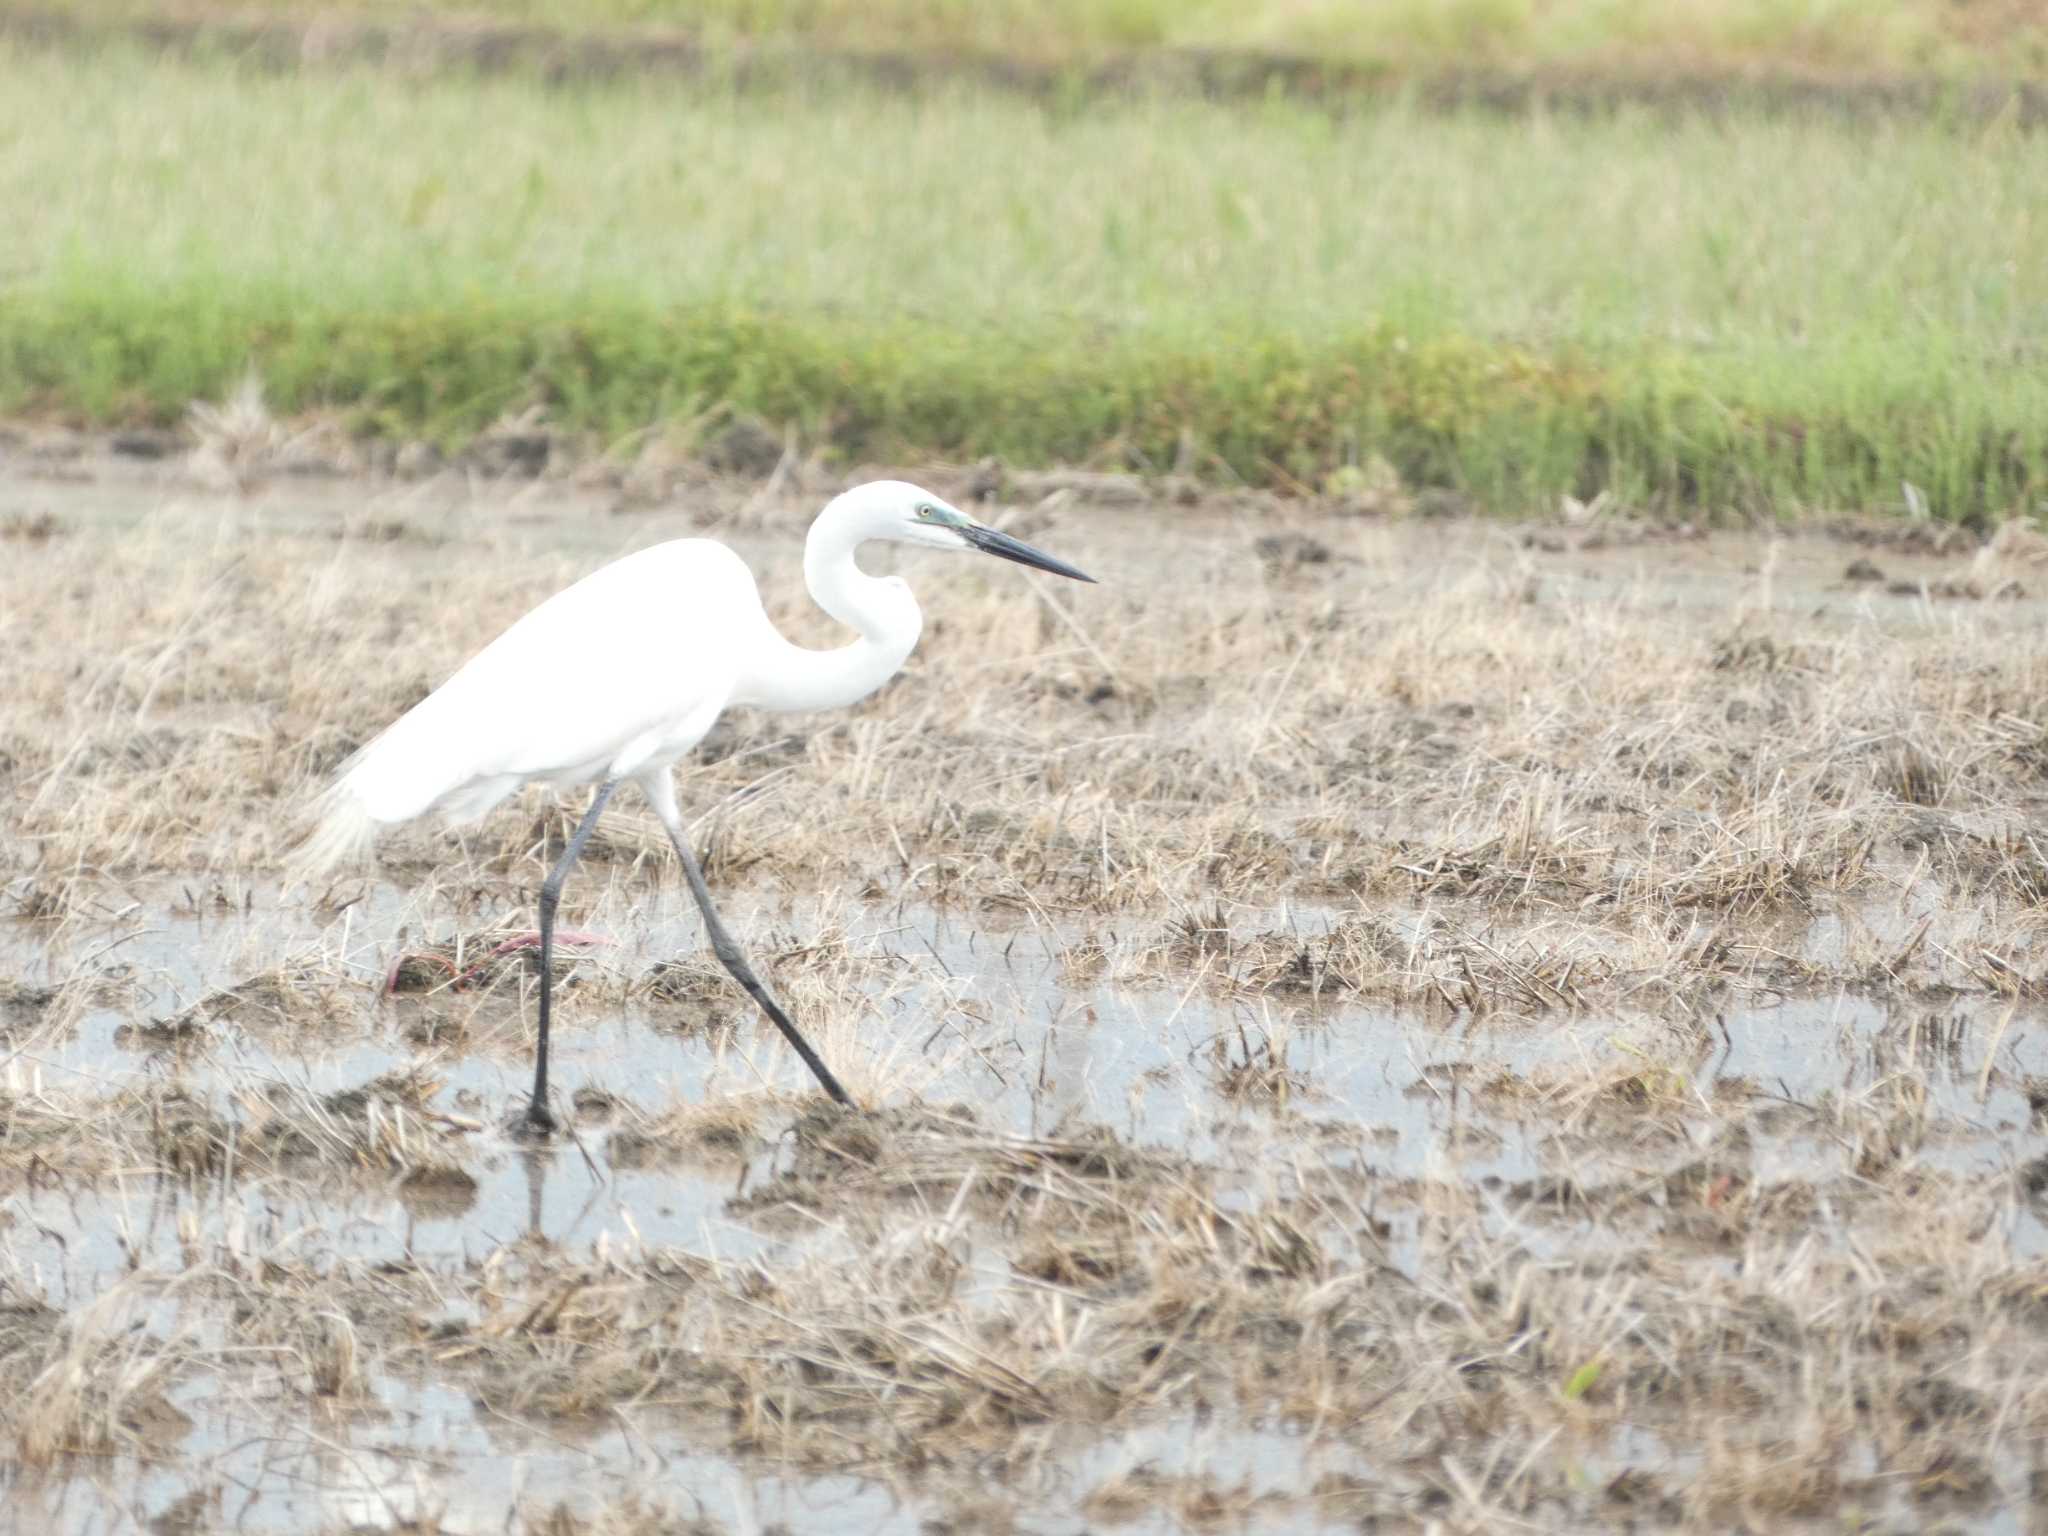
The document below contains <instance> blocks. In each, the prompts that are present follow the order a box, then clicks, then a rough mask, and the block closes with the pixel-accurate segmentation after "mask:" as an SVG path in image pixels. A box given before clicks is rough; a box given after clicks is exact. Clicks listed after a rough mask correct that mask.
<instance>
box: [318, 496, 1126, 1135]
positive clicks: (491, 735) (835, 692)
mask: <svg viewBox="0 0 2048 1536" xmlns="http://www.w3.org/2000/svg"><path fill="white" fill-rule="evenodd" d="M870 540H887V541H890V542H893V543H899V544H916V545H923V546H926V547H928V548H934V549H947V550H970V549H978V550H981V551H983V552H985V553H988V554H993V555H1000V556H1002V557H1003V558H1005V559H1008V560H1015V561H1017V562H1019V563H1020V564H1023V565H1028V566H1034V567H1036V568H1038V569H1040V570H1046V571H1052V572H1055V573H1057V574H1059V575H1062V576H1070V577H1073V578H1075V579H1076V580H1080V581H1087V580H1090V579H1091V578H1089V577H1087V576H1084V575H1082V573H1081V572H1079V571H1077V570H1075V569H1074V568H1073V567H1072V566H1069V565H1066V564H1064V563H1062V562H1061V561H1058V560H1055V559H1053V558H1052V557H1051V556H1050V555H1046V554H1043V553H1041V552H1040V551H1038V550H1035V549H1032V548H1031V547H1030V546H1029V545H1027V544H1023V543H1020V542H1018V541H1017V540H1015V539H1013V538H1011V537H1009V536H1008V535H1007V534H1003V533H999V532H997V531H996V530H995V529H992V528H988V527H984V526H983V525H981V524H979V523H976V522H975V521H974V520H973V519H972V518H969V517H968V516H967V515H966V514H965V513H963V512H960V511H958V510H957V509H956V508H954V507H951V506H949V505H947V504H946V503H945V502H944V501H941V500H940V499H939V498H938V497H936V496H933V495H931V494H930V493H929V492H927V491H923V490H920V489H918V487H916V486H914V485H907V484H905V483H904V482H902V481H900V480H878V481H874V482H872V483H870V484H867V485H862V486H858V487H856V488H855V489H853V490H850V491H848V492H846V493H845V494H844V495H841V496H838V497H836V498H834V500H833V501H832V502H831V503H830V504H829V505H828V506H827V507H826V508H825V510H824V511H823V512H821V513H820V514H819V515H818V519H817V521H816V522H815V523H813V524H812V525H811V532H810V537H809V538H808V539H807V540H806V542H805V545H804V580H805V583H806V585H808V587H809V588H810V593H811V596H812V598H813V599H814V600H815V601H816V602H817V604H818V606H819V607H821V608H823V609H824V610H825V611H826V612H827V613H829V614H830V615H832V617H833V618H835V619H837V620H839V621H840V622H841V623H842V624H844V625H846V626H847V627H848V628H850V629H852V630H854V631H855V632H856V634H857V635H858V638H857V639H855V640H852V641H850V642H848V643H847V644H845V645H842V646H839V647H837V648H835V649H832V650H825V651H813V650H807V649H805V648H804V647H802V646H798V645H792V644H791V643H790V642H789V641H788V640H786V639H784V638H783V637H782V635H781V634H780V633H779V632H778V631H777V630H776V628H775V626H774V625H773V624H772V623H770V622H769V619H768V615H767V613H766V611H765V610H764V609H763V608H762V606H761V595H760V592H759V590H758V589H757V588H756V586H755V584H754V577H753V574H752V572H750V571H749V570H748V569H747V566H746V562H745V561H743V560H741V559H740V557H739V556H738V555H736V554H734V553H733V552H732V550H730V549H728V548H727V547H726V546H725V545H723V544H720V543H717V542H715V541H713V540H711V539H677V540H674V541H673V542H670V543H667V544H657V545H655V546H654V547H653V548H651V549H643V550H641V551H640V552H639V553H637V554H633V555H628V556H626V557H625V558H624V559H621V560H617V561H615V562H613V563H612V564H610V565H608V566H605V567H604V568H603V569H601V570H599V571H596V572H594V573H592V574H591V575H589V576H586V577H584V578H583V580H581V581H579V582H577V583H576V584H575V585H574V586H571V587H567V588H565V589H564V590H562V591H560V592H557V593H556V594H555V595H554V596H553V597H551V598H549V599H548V600H547V601H546V602H544V603H542V604H541V605H540V606H539V607H538V608H535V609H534V610H533V611H532V612H531V613H528V614H527V615H526V616H525V617H524V618H522V619H520V620H519V621H518V622H517V623H515V624H514V625H512V627H511V628H510V629H508V630H506V631H505V632H504V633H503V634H502V635H500V636H498V638H497V639H495V640H493V641H492V642H491V643H490V644H489V645H487V646H485V647H484V648H483V650H481V651H479V652H478V653H477V654H476V655H475V656H474V657H473V658H471V659H470V661H469V662H467V663H466V664H465V665H464V666H463V667H462V668H461V670H459V671H458V672H456V674H455V675H454V676H453V677H451V678H449V679H448V681H447V682H445V683H443V684H442V685H441V686H440V687H439V688H437V689H435V690H434V692H433V693H431V694H429V695H428V696H427V697H426V698H424V699H422V700H421V701H420V702H419V703H418V704H416V705H414V706H413V707H412V708H411V709H410V710H408V711H407V712H406V713H405V714H404V715H402V716H401V717H400V718H399V719H398V720H397V721H396V722H395V723H394V724H392V725H391V726H390V728H389V729H387V730H386V731H385V732H384V733H383V734H382V735H380V736H378V737H377V738H376V739H375V740H374V741H372V742H371V743H370V744H369V745H368V746H367V747H365V748H363V750H362V751H360V752H358V753H357V754H356V755H355V757H354V758H352V759H351V760H350V761H349V763H348V764H347V766H346V767H344V768H343V770H342V773H341V776H340V778H339V779H338V780H337V781H336V782H335V784H334V785H333V787H332V788H331V789H330V790H329V791H328V792H327V797H326V800H325V802H324V805H323V811H322V817H321V822H320V825H319V828H318V829H317V830H316V831H315V833H314V835H313V837H312V839H311V840H310V841H309V843H308V851H309V854H310V858H311V861H312V862H313V863H314V864H315V865H317V866H323V867H324V866H328V865H332V864H333V863H335V862H336V861H338V860H339V859H341V858H342V857H344V856H346V855H347V854H349V853H350V852H352V851H354V850H355V849H356V848H357V847H359V846H360V845H361V844H362V843H364V842H366V841H367V840H368V839H369V838H370V837H372V836H374V834H375V832H376V829H377V828H378V827H379V826H389V825H392V824H395V823H398V822H403V821H410V820H412V819H413V818H414V817H416V816H422V815H425V814H426V813H428V812H430V811H435V812H439V813H441V814H442V815H444V816H446V817H447V818H448V819H449V820H451V821H467V820H471V819H474V818H476V817H479V816H482V815H483V814H484V813H485V812H487V811H489V810H490V809H491V808H492V807H493V806H495V805H497V804H498V803H499V802H500V801H502V800H503V799H505V798H506V797H507V796H508V795H511V794H513V793H514V792H515V791H517V790H518V789H519V788H520V787H521V786H522V785H525V784H533V783H545V784H552V785H554V786H556V787H558V788H567V787H571V786H574V785H578V784H589V783H595V784H597V786H598V790H597V794H596V796H595V797H594V798H593V800H592V802H591V805H590V808H589V810H588V811H586V812H585V813H584V817H583V820H582V822H581V823H580V824H579V825H578V826H577V828H576V831H575V834H574V835H573V836H572V837H571V838H570V839H569V844H568V846H567V847H566V848H565V849H564V850H563V852H562V856H561V858H560V860H559V861H558V862H557V863H556V865H555V867H554V868H553V869H552V870H551V871H550V872H549V874H548V877H547V880H546V881H545V882H544V883H543V885H542V887H541V898H540V928H541V986H540V1032H539V1040H538V1045H537V1049H536V1053H535V1071H534V1087H533V1094H532V1097H531V1098H530V1099H529V1101H528V1104H527V1119H528V1121H529V1123H530V1124H531V1125H532V1126H533V1127H534V1128H535V1129H538V1130H547V1129H550V1128H551V1127H552V1125H553V1121H552V1118H551V1116H550V1115H549V1112H548V1108H547V1062H548V1022H549V1012H550V1001H551V994H552V990H553V989H552V962H553V940H554V914H555V907H556V904H557V902H558V901H559V899H560V895H561V885H562V881H563V879H564V878H565V877H566V876H567V874H568V872H569V868H570V866H571V865H572V864H574V862H575V860H576V856H577V855H578V854H579V853H581V852H582V850H583V845H584V843H585V842H587V841H588V839H589V836H590V832H591V829H592V828H593V827H594V826H596V824H597V818H598V815H599V813H600V812H601V811H602V810H603V808H604V805H605V803H606V801H608V800H609V799H610V798H611V795H612V792H613V791H614V790H615V789H617V787H618V786H619V785H620V784H621V783H623V782H625V781H627V780H631V781H632V782H634V783H636V784H638V785H639V786H640V787H641V789H642V790H643V791H644V792H645V793H646V795H647V798H648V800H649V801H650V802H651V803H652V804H653V806H654V809H655V813H656V814H657V815H658V816H660V818H661V822H662V825H663V826H664V827H665V828H666V829H667V830H668V834H669V838H670V840H671V841H672V842H673V843H674V844H675V847H676V852H677V854H678V855H679V856H680V857H681V859H682V861H683V872H684V875H685V877H686V878H687V879H688V880H689V882H690V888H691V891H692V893H693V894H694V895H695V896H696V898H697V903H698V905H699V907H701V908H702V909H703V913H704V921H705V927H706V929H707V931H708V932H709V935H710V937H711V942H712V947H713V949H714V950H715V951H716V952H717V954H718V957H719V959H720V960H721V961H722V962H724V964H725V966H726V969H727V970H729V971H731V972H732V974H733V976H734V978H735V979H736V980H738V981H739V982H740V984H741V985H742V986H744V987H745V988H746V989H747V991H748V992H749V993H750V994H752V995H753V997H754V999H755V1001H756V1002H758V1003H759V1004H760V1005H761V1007H762V1008H763V1010H764V1011H766V1012H767V1014H768V1016H769V1018H770V1019H771V1020H773V1022H774V1023H775V1024H776V1026H777V1027H778V1028H779V1029H781V1031H782V1033H783V1034H784V1035H785V1036H786V1037H787V1038H788V1039H789V1042H790V1044H791V1045H792V1046H794V1047H795V1048H796V1050H797V1052H798V1054H799V1055H801V1056H802V1057H803V1059H804V1061H805V1063H806V1064H807V1065H808V1066H809V1067H810V1068H811V1071H812V1072H813V1073H814V1074H815V1075H816V1076H817V1078H818V1081H819V1082H820V1083H821V1084H822V1085H823V1086H824V1087H825V1089H826V1091H827V1092H829V1093H830V1094H831V1095H832V1096H833V1097H834V1098H836V1099H838V1100H840V1101H841V1102H850V1100H848V1098H847V1094H846V1091H845V1090H844V1089H843V1088H841V1087H840V1085H839V1083H838V1080H837V1079H836V1078H834V1077H833V1075H832V1074H831V1072H830V1071H829V1070H827V1068H826V1067H825V1065H824V1063H823V1062H822V1061H820V1060H819V1059H818V1057H817V1054H816V1053H815V1052H814V1051H813V1050H812V1049H811V1048H810V1046H809V1045H808V1044H807V1043H806V1042H805V1040H804V1038H803V1036H802V1035H801V1034H799V1033H798V1032H797V1030H796V1027H795V1026H794V1025H793V1024H791V1023H790V1021H789V1018H788V1016H787V1015H786V1014H785V1013H784V1012H783V1011H782V1009H781V1007H780V1006H779V1005H777V1004H776V1002H775V1001H774V999H773V998H772V997H770V996H769V994H768V992H767V990H766V988H764V987H763V986H762V985H761V983H760V980H759V978H757V977H756V976H755V975H754V974H753V970H752V968H751V967H750V966H749V965H748V964H747V962H746V958H745V956H744V955H743V954H742V953H741V951H740V949H739V947H738V945H736V944H735V943H733V941H732V939H731V936H730V935H729V934H728V933H727V932H726V930H725V927H724V924H723V923H722V922H721V921H720V920H719V917H718V913H717V911H716V909H715V908H714V907H713V906H712V904H711V897H710V893H709V891H708V889H707V888H706V886H705V884H704V878H703V872H702V870H701V869H700V868H699V866H698V863H697V860H696V857H695V856H694V854H693V853H692V852H691V850H690V845H689V840H688V838H687V837H686V836H685V835H684V831H683V822H682V816H681V814H680V812H679V811H678V809H677V806H676V795H675V782H674V779H673V778H672V776H671V775H670V772H669V770H670V768H671V767H672V766H673V765H674V764H675V762H676V761H677V759H679V758H681V757H682V756H683V755H684V754H685V753H687V752H688V751H689V750H690V749H691V748H693V747H694V746H696V745H697V743H698V742H700V741H702V740H703V739H704V734H705V733H706V732H707V731H709V730H710V729H711V726H712V723H713V722H714V721H716V720H717V718H718V716H719V714H720V712H721V711H723V710H724V709H725V708H726V707H727V706H728V705H733V704H750V705H753V706H755V707H757V708H761V709H773V710H814V709H839V708H844V707H845V706H846V705H849V704H852V703H854V702H855V701H857V700H859V699H863V698H866V697H867V696H868V695H869V694H870V693H873V692H874V691H875V690H876V689H877V688H880V687H881V686H882V685H883V684H884V683H886V682H887V681H889V679H890V678H892V677H894V676H895V675H896V673H897V672H898V671H900V670H901V669H902V666H903V663H904V660H905V659H906V658H907V657H908V656H909V655H910V652H911V649H912V647H914V646H915V645H916V644H917V638H918V635H919V633H920V631H921V630H922V628H923V624H924V620H923V615H922V614H921V613H920V612H919V610H918V606H917V599H916V598H915V597H913V596H912V595H911V592H910V586H909V584H908V583H907V582H905V581H903V580H902V579H901V578H900V577H895V576H887V577H875V576H869V575H867V574H866V573H865V572H863V571H862V570H861V569H860V567H859V565H858V564H856V563H855V560H854V551H855V550H856V549H857V548H859V546H860V545H862V544H864V543H867V542H868V541H870Z"/></svg>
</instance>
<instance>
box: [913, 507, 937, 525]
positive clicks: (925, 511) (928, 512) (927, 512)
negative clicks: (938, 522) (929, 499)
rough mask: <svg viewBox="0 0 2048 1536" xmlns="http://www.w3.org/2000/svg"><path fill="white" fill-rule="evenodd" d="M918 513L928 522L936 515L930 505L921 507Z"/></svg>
mask: <svg viewBox="0 0 2048 1536" xmlns="http://www.w3.org/2000/svg"><path fill="white" fill-rule="evenodd" d="M917 515H918V516H919V517H921V518H923V519H924V520H925V521H926V522H930V521H931V520H932V517H933V516H934V513H933V512H932V509H931V508H930V507H919V508H918V509H917Z"/></svg>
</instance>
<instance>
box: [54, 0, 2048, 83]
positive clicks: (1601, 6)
mask: <svg viewBox="0 0 2048 1536" xmlns="http://www.w3.org/2000/svg"><path fill="white" fill-rule="evenodd" d="M56 8H57V9H58V10H61V11H65V12H69V13H71V14H74V15H78V16H81V17H85V18H89V19H90V18H124V17H133V16H136V15H141V14H149V15H158V14H161V12H162V11H163V7H162V6H161V5H159V4H157V3H155V0H56ZM180 9H182V10H184V11H186V12H188V13H190V12H194V11H197V12H200V13H204V12H208V11H213V12H220V13H230V14H232V13H241V14H264V13H269V14H276V15H286V16H304V15H307V14H310V13H313V12H318V13H319V14H320V15H322V16H324V17H328V18H332V17H334V16H337V15H354V16H359V17H363V18H365V19H371V20H378V21H387V22H391V21H395V22H401V23H403V22H410V21H412V20H415V19H417V18H418V17H419V16H420V15H421V14H422V12H423V11H425V12H428V13H435V12H438V13H441V14H445V15H461V16H471V17H482V18H487V19H491V20H495V21H499V22H506V23H513V24H538V25H543V26H549V27H555V28H560V29H563V30H567V31H582V30H584V29H587V28H590V27H610V28H619V27H659V28H663V29H670V30H683V31H688V32H691V33H693V34H695V35H697V36H699V37H701V38H703V39H704V40H705V41H707V42H709V43H711V44H713V45H714V46H715V45H717V44H719V43H721V42H727V41H734V40H739V39H749V40H762V39H766V40H770V41H774V40H799V41H802V42H804V43H807V44H811V45H815V46H820V47H827V48H851V49H860V50H872V49H884V50H891V51H906V52H912V53H920V52H928V53H973V52H995V53H1001V54H1003V55H1005V56H1008V57H1019V56H1021V57H1025V58H1029V59H1032V60H1034V61H1037V62H1041V63H1053V64H1060V63H1066V62H1074V61H1079V60H1084V59H1089V58H1097V57H1101V56H1103V55H1105V54H1110V53H1124V52H1130V51H1137V50H1145V49H1153V48H1161V47H1184V48H1205V49H1224V50H1256V51H1272V52H1282V53H1290V54H1296V55H1304V56H1310V57H1316V58H1322V59H1328V60H1332V61H1341V62H1345V63H1353V64H1365V65H1370V66H1378V67H1385V68H1390V69H1397V70H1436V69H1446V68H1449V69H1461V70H1462V69H1473V68H1479V69H1500V68H1521V67H1527V66H1536V67H1545V66H1552V67H1554V66H1566V67H1573V68H1584V67H1592V68H1596V69H1602V70H1612V69H1620V70H1627V71H1630V72H1637V73H1640V72H1650V73H1671V72H1683V73H1698V72H1701V71H1726V70H1755V69H1759V68H1761V69H1769V70H1775V71H1791V72H1796V73H1801V74H1822V75H1839V74H1866V73H1873V72H1879V73H1897V72H1902V71H1903V72H1914V73H1924V72H1934V73H1939V74H1979V73H1987V72H1988V73H1991V74H1996V75H2001V76H2009V75H2013V74H2035V75H2038V74H2040V73H2042V72H2043V71H2044V70H2048V18H2044V17H2042V16H2041V15H2039V14H2038V13H2037V12H2036V11H2035V10H2034V9H2032V8H2031V7H2029V6H2027V5H2024V4H2018V3H2012V4H1985V3H1981V0H1980V3H1977V4H1959V3H1957V0H1884V3H1873V0H1659V3H1657V4H1643V3H1642V0H456V3H442V4H433V5H426V6H422V4H421V3H420V0H320V3H319V4H317V5H313V4H309V3H308V0H233V3H232V4H215V5H210V6H209V5H205V4H200V5H197V6H194V5H191V4H187V5H186V6H184V7H181V8H180Z"/></svg>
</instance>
